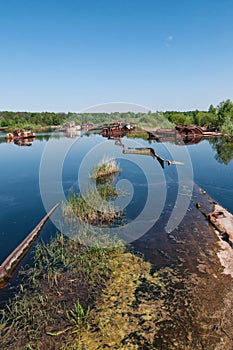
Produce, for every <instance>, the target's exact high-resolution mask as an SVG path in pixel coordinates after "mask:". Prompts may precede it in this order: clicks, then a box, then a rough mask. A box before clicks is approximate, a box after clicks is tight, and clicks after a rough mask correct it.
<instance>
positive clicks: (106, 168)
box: [90, 159, 121, 179]
mask: <svg viewBox="0 0 233 350" xmlns="http://www.w3.org/2000/svg"><path fill="white" fill-rule="evenodd" d="M120 171H121V169H120V167H119V166H118V164H117V162H116V160H115V159H110V160H106V159H103V160H102V161H101V162H100V163H99V164H98V165H96V166H95V167H94V168H92V170H91V174H90V177H91V178H93V179H101V178H104V177H109V176H111V175H115V174H116V173H119V172H120Z"/></svg>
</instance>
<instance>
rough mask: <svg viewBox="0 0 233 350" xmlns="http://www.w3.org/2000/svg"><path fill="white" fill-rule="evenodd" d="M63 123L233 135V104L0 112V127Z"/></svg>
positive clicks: (11, 127)
mask: <svg viewBox="0 0 233 350" xmlns="http://www.w3.org/2000/svg"><path fill="white" fill-rule="evenodd" d="M67 120H75V122H76V124H85V123H93V124H94V125H98V126H100V125H103V124H106V123H112V122H113V121H115V120H121V121H122V122H132V123H135V124H136V125H137V126H139V127H146V126H148V127H161V128H169V127H174V126H175V125H198V126H201V127H205V128H207V129H212V130H218V131H220V132H222V133H225V134H228V135H231V136H232V135H233V102H232V101H231V100H230V99H227V100H226V101H222V102H220V103H219V104H218V105H217V106H216V107H214V106H213V105H212V104H211V105H210V106H209V109H208V111H199V110H197V109H196V110H194V111H183V112H182V111H165V112H161V111H157V112H151V111H149V112H148V113H141V112H140V113H134V112H126V113H120V112H114V113H74V112H69V113H52V112H11V111H2V112H0V127H1V128H4V127H5V128H8V129H15V128H30V129H34V130H36V129H40V128H41V127H50V126H58V125H62V124H63V123H64V122H65V121H67Z"/></svg>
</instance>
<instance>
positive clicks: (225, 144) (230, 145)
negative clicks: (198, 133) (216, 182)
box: [209, 137, 233, 165]
mask: <svg viewBox="0 0 233 350" xmlns="http://www.w3.org/2000/svg"><path fill="white" fill-rule="evenodd" d="M209 142H210V144H211V146H212V148H213V150H214V151H215V152H216V154H215V159H216V160H217V161H218V162H219V163H223V164H226V165H227V164H228V163H229V162H230V161H231V160H232V159H233V140H232V139H229V138H226V137H221V138H215V139H211V140H209Z"/></svg>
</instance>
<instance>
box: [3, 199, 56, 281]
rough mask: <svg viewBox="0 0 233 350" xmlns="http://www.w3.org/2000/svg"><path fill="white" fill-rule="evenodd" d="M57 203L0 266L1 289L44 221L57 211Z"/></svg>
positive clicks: (37, 234) (36, 235)
mask: <svg viewBox="0 0 233 350" xmlns="http://www.w3.org/2000/svg"><path fill="white" fill-rule="evenodd" d="M58 206H59V203H58V204H56V205H55V206H54V207H53V208H52V209H51V210H50V211H49V212H48V213H47V214H46V215H45V217H44V218H43V219H42V220H41V221H40V222H39V223H38V225H37V226H36V227H35V228H34V229H33V230H32V231H31V232H30V233H29V235H28V236H27V237H26V238H25V239H24V240H23V241H22V243H20V244H19V245H18V246H17V247H16V248H15V250H14V251H13V252H12V253H11V254H10V255H9V256H8V257H7V258H6V259H5V260H4V262H3V263H2V265H0V288H3V287H4V286H5V285H6V283H7V281H8V279H9V278H10V276H11V274H12V272H13V271H14V269H15V268H16V266H17V265H18V264H19V262H20V261H21V259H22V258H23V257H24V255H25V254H26V253H27V251H28V250H29V248H30V247H31V245H32V243H33V242H34V240H35V239H36V238H37V237H38V236H39V233H40V231H41V229H42V228H43V226H44V224H45V223H46V221H47V220H48V219H49V217H50V216H51V215H52V214H53V212H54V211H55V210H56V209H57V207H58Z"/></svg>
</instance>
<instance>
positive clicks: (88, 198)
mask: <svg viewBox="0 0 233 350" xmlns="http://www.w3.org/2000/svg"><path fill="white" fill-rule="evenodd" d="M117 195H118V193H117V191H116V189H115V187H113V186H112V185H111V184H104V185H102V186H99V187H98V189H97V188H90V189H88V190H87V191H86V192H85V193H84V194H83V195H81V194H76V193H75V192H72V193H71V194H70V195H69V197H68V199H67V204H64V203H63V205H62V213H63V216H64V218H65V220H67V221H68V222H75V221H76V220H81V221H82V222H85V223H88V224H95V225H99V226H103V225H109V224H111V223H117V221H118V220H120V218H121V215H122V212H121V211H119V209H118V208H116V207H115V206H114V204H113V203H112V202H111V201H109V200H110V199H112V198H114V197H117Z"/></svg>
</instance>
